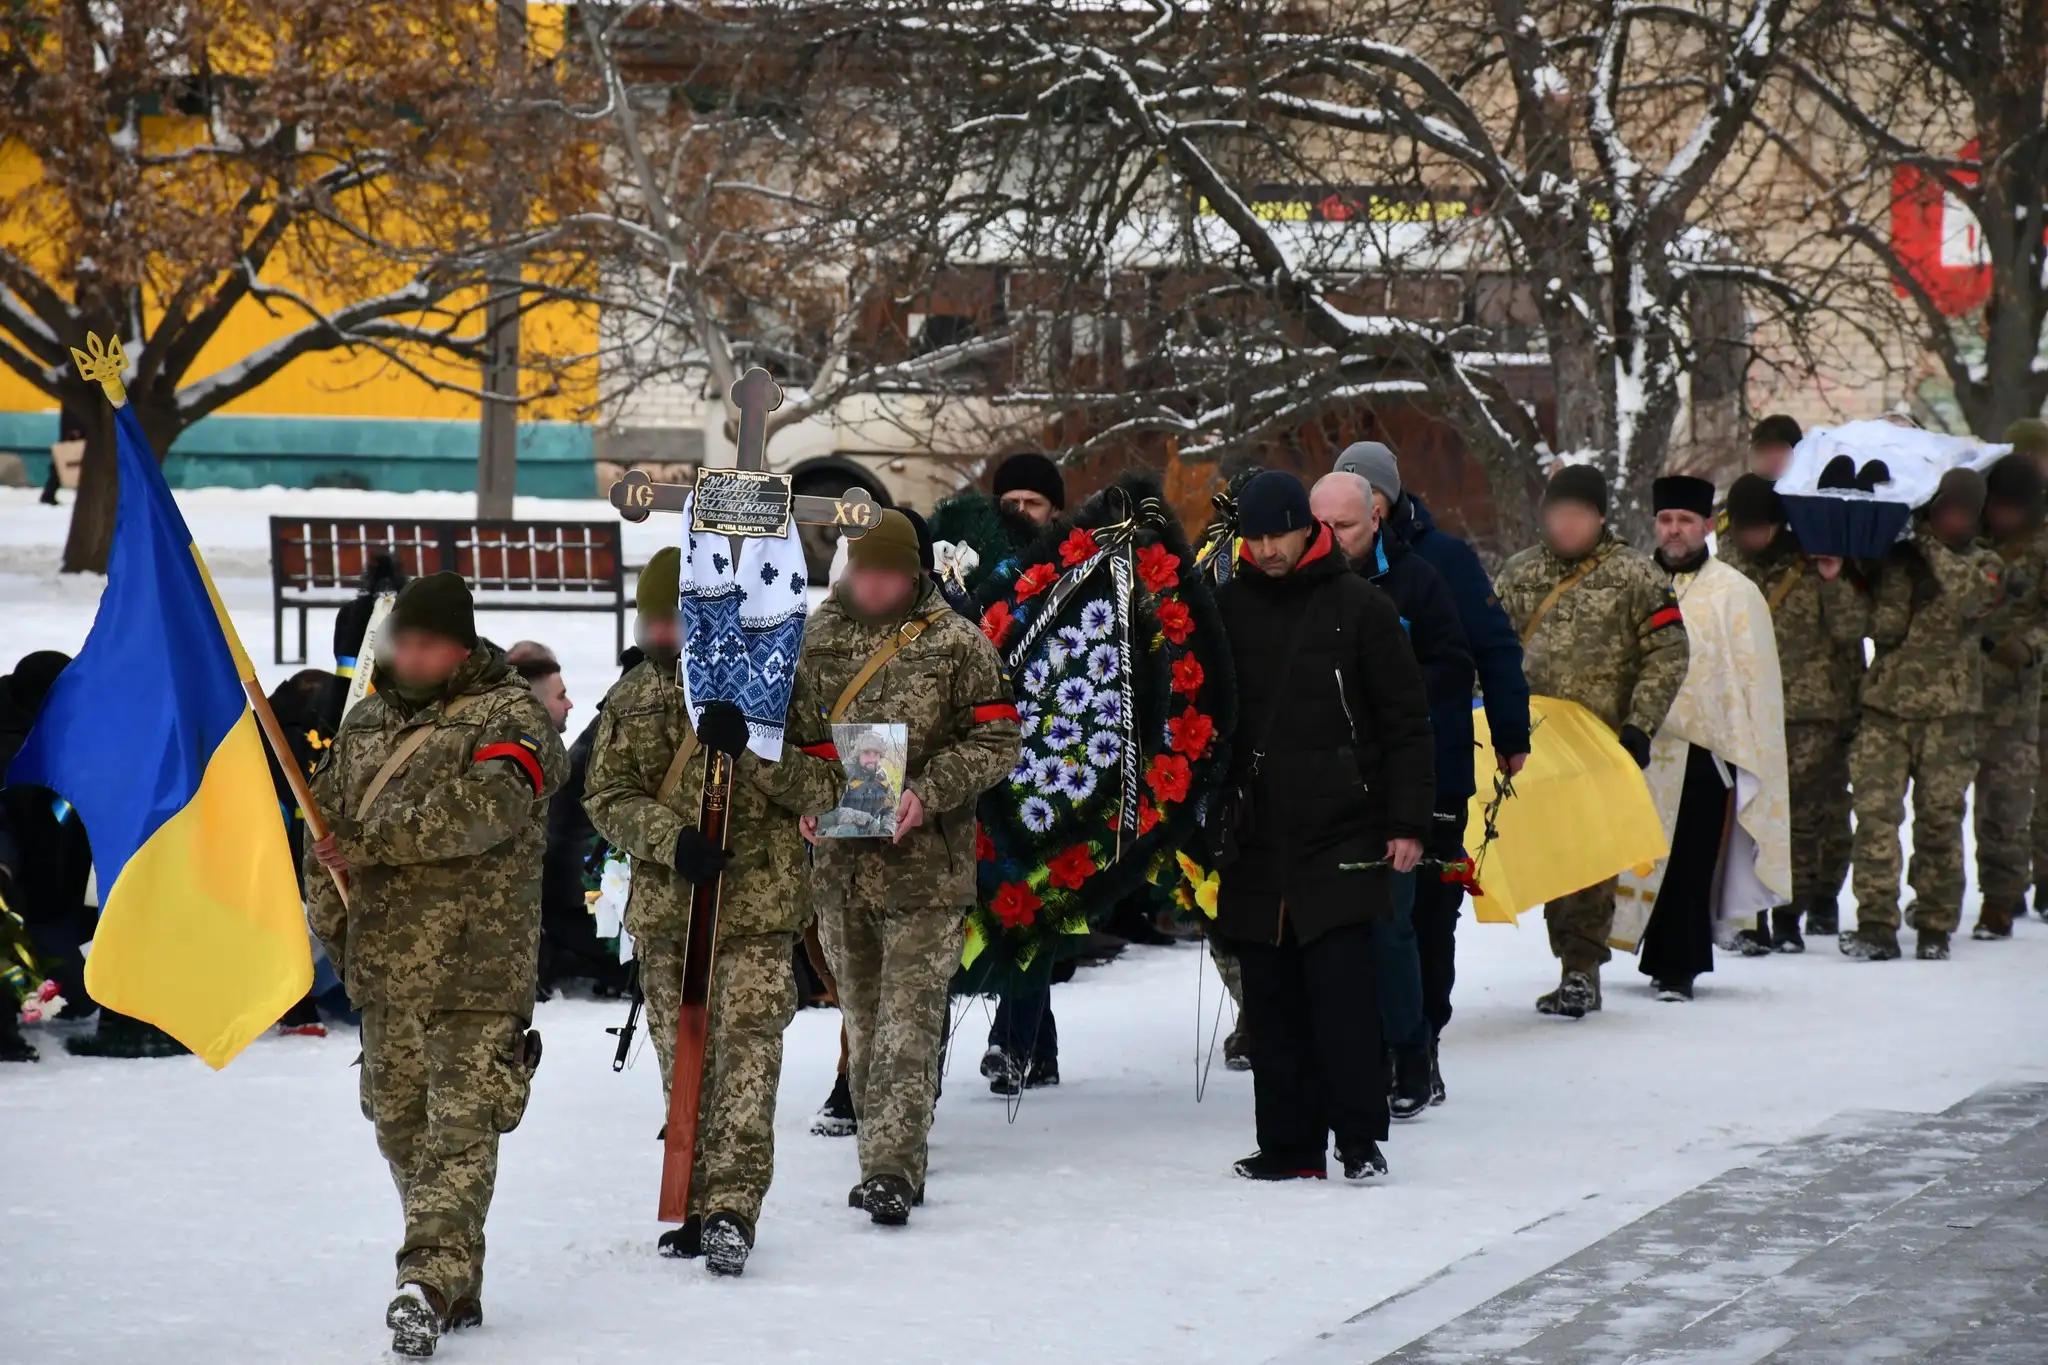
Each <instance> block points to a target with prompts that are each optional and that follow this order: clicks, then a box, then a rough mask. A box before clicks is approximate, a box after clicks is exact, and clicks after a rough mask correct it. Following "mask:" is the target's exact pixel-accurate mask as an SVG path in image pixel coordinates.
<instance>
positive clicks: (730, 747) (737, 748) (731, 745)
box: [697, 701, 747, 758]
mask: <svg viewBox="0 0 2048 1365" xmlns="http://www.w3.org/2000/svg"><path fill="white" fill-rule="evenodd" d="M697 742H698V743H699V744H702V745H703V746H704V747H705V748H707V749H715V750H717V751H718V752H719V753H721V754H724V755H725V756H726V757H728V758H738V757H739V756H740V753H741V751H742V750H744V749H745V748H746V747H747V717H746V713H745V712H743V711H741V710H740V708H739V707H737V706H734V705H733V704H732V703H731V702H729V701H708V702H705V703H704V714H703V715H701V716H699V717H697Z"/></svg>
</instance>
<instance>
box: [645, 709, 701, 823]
mask: <svg viewBox="0 0 2048 1365" xmlns="http://www.w3.org/2000/svg"><path fill="white" fill-rule="evenodd" d="M698 748H699V745H698V743H697V731H696V729H695V728H694V727H692V729H691V730H690V733H689V734H687V735H685V736H683V746H682V747H681V748H680V749H677V750H676V756H675V757H674V758H672V759H670V760H669V761H668V771H667V772H665V773H663V774H662V775H661V785H660V786H659V787H657V788H655V790H654V799H655V800H657V801H659V802H661V803H662V804H663V805H664V806H665V805H667V804H668V799H669V798H670V797H671V796H674V795H675V793H676V788H677V787H679V786H681V785H682V782H683V772H684V770H685V769H687V768H688V767H689V766H690V760H691V759H693V758H695V757H696V756H697V751H698Z"/></svg>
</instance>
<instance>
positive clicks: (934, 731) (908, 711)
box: [798, 511, 1021, 1225]
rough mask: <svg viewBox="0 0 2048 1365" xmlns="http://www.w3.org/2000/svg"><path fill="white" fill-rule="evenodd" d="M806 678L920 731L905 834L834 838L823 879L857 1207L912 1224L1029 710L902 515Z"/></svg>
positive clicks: (826, 844) (847, 579) (822, 907)
mask: <svg viewBox="0 0 2048 1365" xmlns="http://www.w3.org/2000/svg"><path fill="white" fill-rule="evenodd" d="M885 651H886V652H887V653H886V655H885V653H884V652H885ZM877 657H886V659H887V661H886V662H885V663H884V664H882V666H881V667H879V668H878V669H876V670H874V671H873V672H872V674H871V675H870V676H869V677H868V679H867V680H866V682H865V683H863V684H862V685H861V686H860V687H859V689H858V690H857V691H854V693H853V695H852V696H851V698H850V699H849V700H848V701H847V703H846V704H845V706H844V707H843V708H842V707H840V705H839V699H840V698H842V697H844V696H845V695H846V694H847V692H848V691H849V689H850V685H851V684H853V683H854V682H855V680H856V677H857V675H859V674H860V673H862V672H863V671H864V669H865V668H866V666H867V665H868V664H869V663H870V661H871V660H874V659H876V658H877ZM798 674H799V677H800V678H801V680H802V683H803V685H804V687H805V688H806V694H807V696H809V697H811V698H814V699H815V700H816V701H817V702H819V703H823V704H824V705H826V706H827V707H829V708H832V709H834V710H838V711H839V712H840V714H839V715H837V717H836V719H837V720H839V721H841V722H843V723H845V724H849V725H861V726H868V725H886V724H892V723H893V724H899V725H905V726H908V727H909V740H910V751H909V758H908V762H907V764H906V767H905V773H906V776H905V780H904V784H903V792H902V794H901V796H899V797H898V799H897V808H896V809H897V817H896V836H895V838H894V839H893V840H886V841H885V840H881V839H820V840H818V841H817V844H816V850H815V855H814V868H813V874H812V884H813V888H814V890H813V895H814V897H815V900H816V903H817V907H818V928H819V936H820V937H821V938H822V939H823V941H824V947H825V956H826V957H827V959H828V960H829V961H830V963H831V966H832V973H833V976H834V977H835V978H836V979H837V980H838V982H839V1005H840V1009H841V1010H843V1011H844V1013H845V1016H846V1031H847V1045H848V1049H849V1066H848V1069H849V1075H850V1079H851V1082H852V1089H853V1107H854V1111H855V1113H856V1114H858V1115H859V1119H860V1132H859V1144H860V1173H861V1183H860V1185H859V1186H857V1187H856V1189H855V1191H854V1193H853V1194H852V1196H850V1202H853V1203H854V1204H856V1206H857V1207H860V1208H863V1209H865V1210H866V1211H867V1213H868V1216H869V1217H870V1218H872V1219H873V1220H874V1221H875V1222H877V1223H883V1224H892V1225H893V1224H901V1223H904V1222H907V1221H908V1220H909V1217H910V1209H911V1207H912V1206H913V1205H915V1204H917V1203H920V1202H922V1200H923V1197H924V1178H925V1157H926V1139H927V1136H928V1134H929V1132H930V1129H931V1122H932V1103H933V1099H934V1096H935V1094H936V1086H937V1083H938V1061H939V1048H940V1038H941V1035H942V1029H943V1025H944V1022H945V1016H946V988H947V983H948V982H949V981H950V980H951V978H952V975H953V971H954V969H955V968H956V967H958V966H959V963H960V948H961V943H962V939H963V936H964V929H963V926H962V919H963V916H964V914H965V912H966V910H967V908H968V907H969V906H970V905H972V904H973V903H974V885H975V877H974V868H975V825H974V802H975V799H976V798H977V797H979V796H980V795H981V794H982V792H984V791H986V790H988V789H989V788H990V787H993V786H995V785H996V783H998V782H1000V781H1002V780H1003V778H1004V777H1005V776H1007V775H1008V774H1009V772H1010V770H1011V769H1012V768H1014V767H1016V765H1017V757H1018V753H1019V748H1020V743H1021V737H1020V734H1019V731H1018V727H1017V708H1016V706H1015V705H1014V704H1013V703H1012V701H1011V697H1010V689H1009V684H1008V683H1007V682H1006V681H1004V678H1003V670H1002V666H1001V662H1000V660H999V659H998V658H997V656H996V652H995V647H994V646H993V645H991V644H990V643H989V642H988V641H987V640H986V639H985V638H983V636H982V634H981V632H980V631H978V630H976V629H975V628H974V626H973V625H972V624H971V623H970V622H968V621H967V620H965V619H964V618H962V617H961V616H959V615H958V614H957V613H955V612H954V611H953V610H952V608H951V607H949V606H948V605H947V604H946V599H945V598H944V597H943V596H942V595H941V594H940V592H939V590H938V587H937V586H936V585H935V584H934V583H933V581H932V580H931V579H930V578H929V577H927V576H926V575H925V574H924V573H923V572H921V570H920V568H919V564H918V555H917V533H916V531H915V530H913V529H912V527H911V525H910V522H909V521H908V520H906V519H905V518H904V517H903V515H902V514H901V513H898V512H894V511H891V512H887V513H884V514H883V517H882V520H881V523H880V524H879V525H878V526H877V527H876V528H875V529H874V530H872V531H870V532H868V534H867V535H865V536H863V537H861V538H860V539H859V540H856V541H854V542H853V543H852V546H851V548H850V549H849V551H848V555H847V570H846V574H845V576H844V577H843V578H841V579H840V581H839V583H838V584H837V585H836V586H835V587H834V588H833V590H832V595H831V596H830V597H829V598H827V599H826V600H825V602H824V604H823V605H822V606H820V607H819V608H818V610H817V611H816V612H815V613H813V614H812V616H811V619H810V622H809V624H808V625H807V627H806V629H805V631H804V649H803V659H802V662H801V663H800V664H799V665H798ZM806 723H807V724H808V723H811V722H810V721H808V720H807V721H806Z"/></svg>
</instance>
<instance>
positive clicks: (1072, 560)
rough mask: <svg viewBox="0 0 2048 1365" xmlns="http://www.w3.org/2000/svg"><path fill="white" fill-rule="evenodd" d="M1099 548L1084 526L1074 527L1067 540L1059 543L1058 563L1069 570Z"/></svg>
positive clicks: (1093, 536)
mask: <svg viewBox="0 0 2048 1365" xmlns="http://www.w3.org/2000/svg"><path fill="white" fill-rule="evenodd" d="M1101 548H1102V547H1101V546H1100V545H1097V544H1096V543H1095V533H1094V532H1093V531H1091V530H1089V529H1088V528H1087V527H1085V526H1076V527H1075V528H1074V529H1073V531H1072V532H1071V533H1070V534H1069V535H1068V536H1067V538H1066V539H1065V540H1063V541H1061V542H1060V563H1062V564H1064V565H1066V566H1067V567H1068V568H1070V569H1071V568H1073V567H1074V566H1075V565H1076V564H1079V563H1081V562H1083V561H1084V560H1086V559H1087V558H1088V556H1090V555H1092V554H1094V553H1095V552H1096V551H1097V550H1099V549H1101Z"/></svg>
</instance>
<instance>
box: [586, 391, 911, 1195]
mask: <svg viewBox="0 0 2048 1365" xmlns="http://www.w3.org/2000/svg"><path fill="white" fill-rule="evenodd" d="M731 397H732V403H733V406H734V407H736V408H738V409H739V411H740V422H739V434H738V437H737V439H736V442H735V444H736V445H737V446H738V454H737V459H736V461H735V465H734V470H736V471H737V473H738V475H739V476H743V477H735V473H734V470H726V469H708V468H707V469H701V470H699V471H698V473H697V482H696V484H695V485H694V486H692V485H689V484H679V483H655V482H654V481H653V480H651V479H649V478H648V477H647V475H646V474H644V473H642V472H640V471H639V470H634V471H633V472H631V473H629V474H627V475H626V477H625V478H623V479H621V480H619V481H618V482H617V483H615V484H613V485H612V490H611V503H612V506H614V507H616V508H618V509H619V515H620V516H622V517H624V518H625V519H626V520H628V521H645V520H646V519H647V518H648V516H649V515H650V514H651V513H654V512H681V511H683V510H684V504H685V502H686V501H687V500H688V499H689V497H690V495H691V494H692V493H693V492H694V493H696V494H697V495H698V496H697V503H696V506H697V509H698V510H697V516H696V518H695V520H694V522H693V525H694V526H695V527H696V528H697V529H699V530H712V529H717V530H727V531H728V535H729V540H730V542H731V551H732V558H731V560H730V561H729V562H730V563H731V564H733V565H734V566H737V565H738V564H739V562H740V542H741V541H742V540H744V539H746V537H747V536H748V535H763V536H766V535H773V536H778V537H779V536H782V535H785V534H787V532H788V524H789V523H790V522H791V521H795V522H797V523H799V524H800V525H805V526H836V527H838V528H839V530H840V533H841V534H843V535H848V536H856V537H857V536H863V535H866V534H867V533H868V531H870V530H871V529H873V528H874V526H875V524H876V523H877V522H879V521H880V520H881V517H882V509H881V507H880V505H879V504H877V503H876V502H875V500H874V498H872V497H871V496H869V494H868V491H867V490H866V489H865V488H850V489H848V490H847V491H846V492H845V493H843V494H841V495H840V496H838V497H836V498H820V497H812V496H809V495H807V494H806V495H793V494H792V493H791V492H790V480H789V476H788V475H787V474H770V473H768V472H767V470H766V468H765V466H766V464H767V459H766V451H767V445H768V414H769V413H771V412H773V411H775V409H776V408H778V407H780V406H781V405H782V390H781V389H780V388H779V387H778V386H777V385H776V383H775V380H774V377H773V376H771V375H770V374H769V373H768V371H766V370H764V369H761V368H759V367H758V366H757V367H755V368H753V369H750V370H748V371H747V372H746V373H745V374H743V375H741V376H740V378H739V380H738V382H736V383H735V384H734V385H733V386H732V395H731ZM714 497H715V498H717V499H718V502H719V506H718V509H717V512H716V513H714V514H712V515H716V516H718V517H719V518H720V523H721V524H720V525H718V526H716V527H713V526H707V525H706V516H707V513H706V511H705V507H706V504H707V503H708V502H710V501H711V500H712V499H713V498H714ZM733 526H745V527H747V528H748V529H746V530H743V531H738V532H732V531H730V529H729V528H730V527H733ZM732 781H733V761H732V759H730V758H729V757H727V756H726V755H724V754H721V753H717V752H714V751H712V750H709V749H707V750H705V751H704V799H703V802H702V803H701V805H700V806H699V807H698V812H697V828H698V830H699V831H700V832H701V833H702V834H703V835H704V837H705V838H706V839H707V840H709V841H710V842H711V843H713V844H715V845H716V846H718V847H719V848H724V847H725V844H726V835H727V819H726V817H727V815H728V814H729V813H730V811H731V807H732ZM723 881H724V878H723V877H722V876H721V877H714V878H713V879H711V880H710V881H708V882H698V883H695V884H693V885H692V886H691V888H690V929H689V935H688V938H687V941H686V942H685V944H684V948H683V990H682V1004H681V1007H680V1008H679V1009H678V1010H677V1011H676V1048H675V1067H674V1070H673V1072H672V1073H671V1075H670V1078H669V1105H668V1131H667V1133H666V1135H665V1136H664V1138H663V1148H662V1159H661V1202H660V1205H659V1207H658V1209H657V1215H656V1216H657V1217H659V1218H660V1220H661V1221H662V1222H664V1223H681V1222H684V1221H686V1220H687V1219H688V1218H689V1216H690V1175H691V1167H692V1166H693V1165H695V1163H696V1158H697V1119H698V1115H699V1113H700V1111H701V1109H702V1105H703V1096H704V1050H705V1046H706V1043H707V1042H708V1041H709V1038H710V1030H711V967H712V962H713V960H714V958H715V957H716V955H717V951H718V901H719V891H720V888H721V885H722V884H723Z"/></svg>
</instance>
